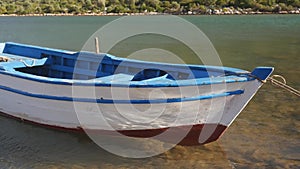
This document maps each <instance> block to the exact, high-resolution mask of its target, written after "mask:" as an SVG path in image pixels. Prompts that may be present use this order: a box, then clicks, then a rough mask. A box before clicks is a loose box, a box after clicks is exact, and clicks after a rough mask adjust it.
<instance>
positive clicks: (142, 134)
mask: <svg viewBox="0 0 300 169" xmlns="http://www.w3.org/2000/svg"><path fill="white" fill-rule="evenodd" d="M0 114H1V115H2V116H5V117H9V118H13V119H16V120H19V121H24V122H27V123H30V124H34V125H38V126H42V127H46V128H51V129H55V130H62V131H71V132H85V131H84V130H83V129H82V128H81V127H77V128H65V127H60V126H53V125H48V124H42V123H37V122H34V121H30V120H26V119H22V118H18V117H15V116H12V115H9V114H6V113H3V112H0ZM226 128H227V127H226V126H224V125H221V124H196V125H192V126H178V127H170V128H160V129H144V130H120V131H118V132H119V133H121V134H123V135H125V136H128V137H136V138H151V137H154V136H158V135H159V134H162V133H164V132H166V131H167V130H168V135H167V136H164V137H157V139H159V140H161V141H164V142H168V143H174V140H177V138H178V135H181V134H182V133H187V134H186V135H185V136H184V137H183V139H181V141H180V142H179V143H177V144H179V145H184V146H193V145H201V144H207V143H210V142H213V141H216V140H217V139H218V138H219V137H220V136H221V135H222V134H223V133H224V131H225V130H226ZM204 130H205V131H204ZM96 132H97V133H99V134H103V135H110V136H113V135H116V134H115V132H112V131H108V130H101V131H99V130H97V131H96ZM203 132H207V133H205V134H204V136H206V135H207V134H208V136H206V138H205V140H204V141H203V142H200V143H199V137H200V134H201V136H202V135H203Z"/></svg>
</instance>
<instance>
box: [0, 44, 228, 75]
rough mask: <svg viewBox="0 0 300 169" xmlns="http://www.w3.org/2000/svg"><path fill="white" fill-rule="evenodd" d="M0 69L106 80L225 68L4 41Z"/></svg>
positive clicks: (219, 72)
mask: <svg viewBox="0 0 300 169" xmlns="http://www.w3.org/2000/svg"><path fill="white" fill-rule="evenodd" d="M0 70H6V71H16V72H22V73H27V74H32V75H37V76H43V77H50V78H59V79H77V80H92V79H99V78H100V79H101V80H110V81H112V80H113V79H114V80H119V81H121V80H123V81H144V80H158V79H165V80H187V79H194V78H205V77H209V76H220V75H223V74H224V71H225V73H226V71H227V70H223V69H219V68H218V67H213V68H207V67H204V66H195V65H177V64H165V63H154V62H144V61H137V60H130V59H125V58H118V57H115V56H112V55H109V54H96V53H92V52H70V51H65V50H56V49H49V48H42V47H36V46H30V45H23V44H17V43H11V42H9V43H5V47H3V49H2V52H1V50H0ZM208 72H209V73H208Z"/></svg>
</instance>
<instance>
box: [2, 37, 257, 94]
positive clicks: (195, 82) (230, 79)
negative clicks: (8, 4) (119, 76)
mask: <svg viewBox="0 0 300 169" xmlns="http://www.w3.org/2000/svg"><path fill="white" fill-rule="evenodd" d="M14 47H17V48H18V50H16V51H15V50H12V49H13V48H14ZM25 49H26V50H25ZM23 50H25V51H23ZM5 51H7V52H8V54H12V55H18V56H19V55H20V56H22V54H23V55H24V53H22V51H23V52H27V53H28V52H29V53H31V54H32V53H33V55H34V56H35V58H39V57H40V55H37V53H39V54H40V53H42V52H46V53H53V52H54V53H59V54H61V55H63V56H65V55H68V56H69V55H70V57H71V56H72V57H76V58H77V56H78V55H80V54H81V53H85V54H87V55H91V56H92V55H93V56H94V55H97V54H94V53H88V52H71V51H64V50H58V49H50V48H44V47H39V46H31V45H24V44H18V43H12V42H7V43H6V47H5V50H4V52H5ZM34 51H38V52H34ZM100 55H101V56H103V57H105V58H106V60H109V61H110V62H121V61H122V62H128V63H129V62H130V63H132V64H142V63H145V64H149V65H156V66H157V65H158V66H160V65H161V66H164V65H168V66H174V67H179V68H180V67H189V68H191V69H193V70H194V71H198V70H199V71H202V70H207V71H208V72H209V73H211V74H213V73H214V72H224V73H225V74H232V76H226V77H217V78H201V77H199V78H195V79H190V80H177V81H175V80H174V81H171V80H169V81H154V80H153V81H148V82H143V81H137V82H133V81H128V82H109V81H108V82H99V81H98V82H97V81H88V80H72V79H60V78H49V77H42V76H37V75H32V74H27V73H22V72H18V71H15V70H14V69H13V68H12V69H6V70H5V69H4V68H2V69H1V68H0V74H5V75H8V76H13V77H17V78H21V79H27V80H31V81H36V82H40V83H48V84H59V85H76V86H105V87H110V86H114V87H126V88H127V87H132V88H160V87H179V86H199V85H212V84H220V83H235V82H247V81H251V80H254V79H255V78H253V77H251V76H246V75H238V74H242V73H248V72H247V71H245V70H241V69H236V68H229V67H221V66H206V65H201V66H199V65H180V64H168V63H154V62H147V61H139V60H131V59H127V58H118V57H116V56H113V55H110V54H99V56H100ZM79 58H80V57H79ZM77 59H78V58H77ZM104 60H105V59H104Z"/></svg>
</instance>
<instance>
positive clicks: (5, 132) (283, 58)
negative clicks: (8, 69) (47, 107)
mask: <svg viewBox="0 0 300 169" xmlns="http://www.w3.org/2000/svg"><path fill="white" fill-rule="evenodd" d="M116 18H117V17H0V23H1V24H0V42H5V41H14V42H20V43H27V44H35V45H40V46H47V47H53V48H61V49H69V50H80V49H81V47H82V45H83V44H84V43H85V41H86V40H87V39H88V38H89V36H90V35H92V34H93V32H94V31H96V30H97V29H98V28H99V27H100V26H102V25H104V24H106V23H108V22H109V21H111V20H113V19H116ZM183 18H184V19H187V20H188V21H190V22H192V23H193V24H195V25H196V26H198V27H199V28H200V29H201V30H202V31H203V32H204V33H205V34H206V35H207V36H208V37H209V38H210V40H211V41H212V43H213V44H214V46H215V47H216V49H217V51H218V53H219V55H220V58H221V60H222V63H223V65H226V66H230V67H239V68H242V69H247V70H251V69H253V68H254V67H256V66H262V65H263V66H274V67H275V74H282V75H283V76H284V77H285V78H286V79H287V81H288V84H289V85H291V86H293V87H294V88H296V89H300V80H299V77H300V66H299V64H300V59H299V58H300V17H299V15H261V16H184V17H183ZM141 38H147V37H134V38H133V39H131V40H129V41H128V42H127V43H124V44H131V45H132V46H137V45H140V47H141V48H142V47H144V46H147V45H149V44H151V41H150V42H149V41H142V40H141ZM148 38H150V39H151V37H148ZM152 39H155V36H152ZM167 41H168V39H165V40H164V42H167ZM137 42H138V43H137ZM141 42H144V43H141ZM146 42H147V43H149V44H147V43H146ZM124 44H123V46H122V44H120V46H119V48H116V49H115V50H113V53H115V54H120V55H122V54H124V53H126V52H128V51H130V49H129V48H128V46H125V47H124ZM164 44H165V48H166V49H170V50H176V48H177V46H176V43H175V44H169V43H164ZM129 46H130V45H129ZM185 54H186V55H184V52H183V56H182V59H183V60H184V61H186V62H187V63H199V60H197V59H195V58H193V57H191V56H190V55H187V54H188V52H187V53H185ZM146 59H147V58H146ZM148 59H149V58H148ZM150 59H151V58H150ZM0 80H1V79H0ZM299 121H300V102H299V98H297V97H296V96H293V95H292V94H290V93H288V92H286V91H283V90H281V89H277V88H274V87H273V86H271V85H270V84H266V85H264V86H263V87H262V89H261V90H260V91H259V92H258V93H257V94H256V95H255V97H254V98H253V100H251V102H250V103H249V105H248V106H247V107H246V108H245V110H244V111H243V112H242V113H241V114H240V115H239V116H238V118H237V119H236V120H235V121H234V123H233V124H232V125H231V126H230V127H229V128H228V129H227V131H226V132H225V134H224V135H223V136H222V137H221V138H220V139H219V140H218V141H217V142H214V143H211V144H208V145H205V146H193V147H182V146H176V147H175V148H173V149H172V150H170V151H168V152H166V153H163V154H161V155H158V156H155V157H151V158H146V159H128V158H122V157H118V156H115V155H112V154H110V153H108V152H106V151H105V150H103V149H101V148H99V147H98V146H97V145H95V144H94V143H93V142H92V141H91V140H90V139H89V138H88V137H87V136H85V135H83V134H78V133H68V132H61V131H54V130H51V129H45V128H41V127H39V126H33V125H30V124H26V123H23V122H18V121H15V120H13V119H8V118H6V117H1V116H0V168H299V167H300V134H299V131H300V122H299ZM149 144H150V147H149ZM140 145H141V146H145V147H149V148H150V149H153V150H155V149H160V148H162V144H159V143H157V142H153V143H147V144H146V143H143V142H141V144H140Z"/></svg>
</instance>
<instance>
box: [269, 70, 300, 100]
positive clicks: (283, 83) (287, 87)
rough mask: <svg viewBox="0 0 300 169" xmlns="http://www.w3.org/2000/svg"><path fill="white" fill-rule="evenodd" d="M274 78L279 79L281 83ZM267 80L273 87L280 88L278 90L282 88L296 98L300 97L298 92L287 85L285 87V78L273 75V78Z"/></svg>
mask: <svg viewBox="0 0 300 169" xmlns="http://www.w3.org/2000/svg"><path fill="white" fill-rule="evenodd" d="M276 78H280V79H281V80H282V81H279V80H277V79H276ZM267 80H268V81H270V82H271V84H272V85H273V86H276V87H280V88H282V89H284V90H287V91H289V92H290V93H293V94H295V95H296V96H298V97H300V91H299V90H296V89H294V88H292V87H291V86H289V85H287V84H286V80H285V78H284V77H283V76H281V75H273V76H271V77H269V78H268V79H267Z"/></svg>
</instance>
